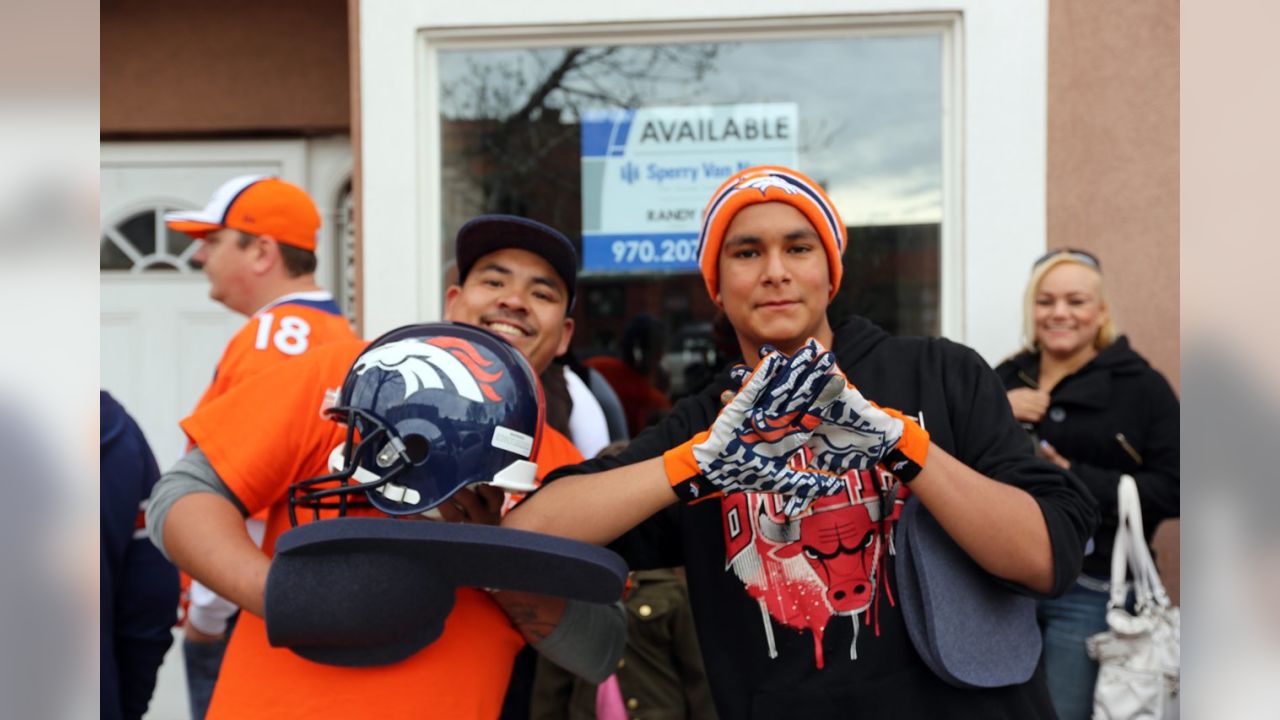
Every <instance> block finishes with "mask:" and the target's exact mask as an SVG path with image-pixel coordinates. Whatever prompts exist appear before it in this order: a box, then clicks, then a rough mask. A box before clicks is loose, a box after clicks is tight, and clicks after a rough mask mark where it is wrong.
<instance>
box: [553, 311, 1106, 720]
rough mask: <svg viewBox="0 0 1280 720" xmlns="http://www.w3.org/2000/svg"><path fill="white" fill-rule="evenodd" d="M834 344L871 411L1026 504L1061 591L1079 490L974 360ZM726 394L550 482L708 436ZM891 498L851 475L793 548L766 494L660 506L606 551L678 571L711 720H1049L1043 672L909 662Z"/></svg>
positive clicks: (844, 337) (917, 346)
mask: <svg viewBox="0 0 1280 720" xmlns="http://www.w3.org/2000/svg"><path fill="white" fill-rule="evenodd" d="M834 346H835V347H834V348H833V350H834V351H835V354H836V357H837V360H838V362H839V364H840V367H841V368H842V369H843V370H844V372H845V373H846V375H847V376H848V377H849V379H850V381H851V382H853V383H854V384H856V385H857V386H858V387H859V389H860V390H861V391H862V393H863V394H864V395H865V396H866V397H867V398H868V399H871V400H874V401H876V402H877V403H880V404H882V405H886V406H890V407H894V408H897V409H899V410H901V411H902V412H904V413H906V414H908V415H913V416H915V417H917V418H918V419H919V420H920V421H921V422H922V424H923V425H924V427H925V428H926V429H927V430H928V431H929V433H930V436H931V439H932V440H933V442H934V443H935V444H936V445H937V446H938V447H941V448H943V449H944V450H946V451H948V452H949V453H951V454H952V455H954V456H956V457H957V458H959V459H960V460H961V461H962V462H964V463H965V464H966V465H969V466H970V467H972V468H974V469H975V470H977V471H979V472H981V473H983V474H984V475H987V476H989V477H993V478H995V479H997V480H999V481H1001V482H1006V483H1009V484H1011V485H1016V486H1018V487H1021V488H1024V489H1026V490H1027V491H1028V492H1029V493H1030V494H1031V495H1032V496H1033V497H1034V498H1035V499H1036V501H1037V502H1038V503H1039V504H1040V507H1041V509H1042V511H1043V512H1044V516H1045V522H1046V524H1047V526H1048V529H1049V536H1050V539H1051V541H1052V543H1053V548H1054V563H1055V588H1054V592H1055V594H1056V593H1061V592H1064V591H1065V590H1066V589H1067V588H1068V587H1069V586H1070V585H1071V583H1072V582H1073V581H1074V579H1075V576H1076V574H1077V573H1078V571H1079V568H1080V559H1081V554H1082V551H1083V547H1084V544H1085V541H1086V539H1087V538H1088V537H1089V535H1090V534H1091V533H1092V532H1093V529H1094V526H1095V524H1096V518H1095V515H1096V512H1095V509H1094V507H1093V505H1092V503H1090V501H1089V500H1088V497H1087V493H1086V492H1085V491H1084V488H1083V487H1080V485H1079V483H1078V481H1075V480H1074V479H1073V478H1071V477H1070V476H1069V474H1067V473H1065V472H1063V471H1061V470H1059V469H1057V468H1056V467H1054V466H1052V465H1051V464H1049V463H1047V462H1045V461H1043V460H1040V459H1038V458H1036V457H1034V456H1033V454H1032V453H1031V451H1030V446H1029V444H1028V443H1027V441H1026V436H1025V434H1024V432H1023V430H1022V428H1021V427H1020V426H1019V425H1018V423H1017V422H1016V421H1015V420H1014V419H1013V415H1012V413H1011V411H1010V409H1009V403H1008V402H1007V400H1006V399H1005V395H1004V391H1003V389H1002V388H1001V387H1000V382H999V380H998V378H997V377H996V376H995V374H994V373H992V372H991V370H990V368H989V367H987V365H986V363H985V362H983V361H982V359H981V358H980V357H979V356H978V355H977V353H975V352H974V351H972V350H970V349H968V348H966V347H964V346H961V345H957V344H955V343H952V342H950V341H947V340H943V339H938V338H895V337H891V336H889V335H888V334H887V333H886V332H884V331H883V330H881V329H880V328H878V327H876V326H875V325H873V324H871V323H870V322H868V321H867V320H865V319H862V318H856V317H855V318H853V319H851V320H849V321H848V322H846V323H844V324H843V325H842V326H840V327H839V328H837V329H836V331H835V341H834ZM730 387H731V380H730V379H729V377H728V374H727V373H725V374H722V375H720V376H719V377H717V378H716V380H715V381H713V382H712V384H711V385H710V386H708V387H707V388H706V389H705V390H704V391H703V392H702V393H700V394H698V395H695V396H692V397H689V398H686V399H685V400H683V401H681V402H680V403H679V404H677V405H676V406H675V408H673V409H672V411H671V413H670V415H669V416H668V417H667V418H666V419H665V420H664V421H663V422H662V423H660V424H659V425H657V426H655V427H652V428H650V429H648V430H646V431H645V432H643V433H641V434H640V435H639V436H637V437H636V439H635V440H634V441H633V442H632V443H631V445H630V446H629V447H628V448H627V450H626V451H624V452H623V453H622V454H621V455H618V456H615V457H612V458H601V459H597V460H593V461H590V462H587V463H584V464H582V465H578V466H575V467H573V468H567V469H564V470H561V471H559V472H557V473H554V474H553V475H552V476H551V477H550V478H548V481H554V479H555V478H556V477H558V476H562V475H566V474H573V473H590V472H600V471H603V470H607V469H611V468H614V467H618V466H622V465H629V464H632V463H635V462H639V461H641V460H645V459H648V458H652V457H655V456H658V455H660V454H661V453H663V452H664V451H666V450H667V449H669V448H672V447H675V446H677V445H679V444H680V443H682V442H684V441H685V440H687V439H688V438H690V437H692V436H693V435H694V434H695V433H698V432H701V431H702V430H705V429H706V428H707V427H708V426H710V425H711V423H712V421H713V420H714V418H715V416H716V414H717V413H718V412H719V410H720V407H721V403H720V401H719V397H720V393H721V392H722V391H723V390H725V389H729V388H730ZM892 484H893V477H892V476H891V475H889V474H888V473H886V472H883V471H882V470H879V469H878V470H877V471H872V472H863V473H850V475H849V492H848V495H847V496H845V495H841V496H835V497H834V498H830V499H827V500H824V501H820V503H816V504H815V508H814V511H813V512H812V514H810V515H807V516H805V517H803V518H802V519H801V521H800V522H799V523H798V524H797V525H798V526H799V528H800V529H799V532H800V536H799V537H780V536H778V535H777V533H776V529H777V528H778V527H779V526H778V525H777V524H776V523H773V522H771V515H770V509H771V503H770V500H769V497H770V496H760V495H754V494H751V493H746V494H737V495H732V496H729V497H726V498H724V499H722V500H719V501H714V502H712V501H708V502H703V503H699V504H694V505H674V506H671V507H669V508H667V509H666V510H664V511H662V512H661V513H659V514H657V515H655V516H654V517H653V518H651V519H650V520H648V521H646V522H645V523H644V524H642V525H640V526H639V527H637V528H635V529H634V530H632V531H631V532H629V533H627V534H626V535H624V536H623V537H622V538H620V539H619V540H618V541H617V542H615V543H614V545H613V546H612V547H613V548H614V549H615V550H617V551H618V552H620V553H621V554H622V555H623V556H624V557H625V558H626V559H627V561H628V562H629V563H630V564H631V565H632V567H633V568H654V567H670V566H678V565H684V566H685V567H686V570H687V574H688V579H689V591H690V600H691V602H692V605H693V611H694V618H695V620H696V625H697V631H698V638H699V642H700V644H701V647H702V655H703V659H704V661H705V664H706V668H707V675H708V679H709V681H710V683H711V689H712V693H713V695H714V696H715V701H716V707H717V710H718V711H719V714H720V717H722V718H724V719H725V720H733V719H735V718H748V717H770V718H772V717H803V718H825V717H832V718H835V717H859V718H886V717H903V718H915V717H929V718H942V717H964V718H969V717H973V718H979V717H980V718H1031V717H1052V714H1053V710H1052V708H1051V706H1050V702H1049V697H1048V693H1047V691H1046V689H1045V686H1044V680H1043V674H1042V671H1037V673H1036V675H1035V676H1034V677H1033V678H1032V680H1031V681H1029V682H1027V683H1025V684H1023V685H1018V686H1012V687H1005V688H996V689H991V690H964V689H959V688H955V687H952V686H949V685H947V684H945V683H943V682H942V681H941V680H940V679H938V678H937V677H936V676H935V675H934V674H933V673H932V672H930V670H929V669H928V668H927V667H926V666H925V664H924V663H923V661H921V660H920V657H919V656H918V655H917V654H916V651H915V649H914V648H913V647H912V645H911V642H910V640H909V638H908V636H907V634H906V631H905V628H904V626H903V621H902V615H901V613H900V611H899V607H898V604H897V602H898V601H897V594H898V593H897V584H896V580H895V579H894V572H893V562H894V557H893V555H892V553H891V551H890V547H891V545H892V529H893V527H894V525H895V522H894V521H895V520H896V518H897V511H898V509H900V507H901V499H902V498H901V496H900V497H899V498H898V499H897V502H894V503H892V504H890V503H887V502H883V500H886V499H888V496H887V494H884V493H886V492H887V488H888V487H890V486H892ZM881 508H885V509H886V510H887V512H885V513H881V512H880V509H881ZM1024 591H1025V590H1024ZM1028 594H1030V593H1028ZM771 656H772V657H771Z"/></svg>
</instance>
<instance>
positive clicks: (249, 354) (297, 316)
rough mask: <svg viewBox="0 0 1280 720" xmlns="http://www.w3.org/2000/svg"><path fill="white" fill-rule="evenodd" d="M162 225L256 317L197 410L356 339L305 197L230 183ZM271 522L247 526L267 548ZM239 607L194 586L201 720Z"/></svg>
mask: <svg viewBox="0 0 1280 720" xmlns="http://www.w3.org/2000/svg"><path fill="white" fill-rule="evenodd" d="M165 223H166V224H167V225H168V226H169V227H170V228H171V229H173V230H177V231H178V232H183V233H186V234H188V235H190V236H192V237H194V238H196V240H197V242H199V243H200V245H199V248H198V249H197V250H196V252H195V255H193V256H192V260H193V261H194V262H195V263H196V264H198V265H199V266H200V267H201V269H203V270H204V273H205V275H206V276H207V277H208V278H209V296H210V297H211V298H213V299H214V300H216V301H218V302H219V303H221V304H223V305H225V306H226V307H227V308H229V309H231V310H234V311H235V312H237V313H240V314H241V315H244V316H246V317H248V318H249V321H248V322H247V323H245V325H244V327H242V328H240V330H239V331H238V332H237V333H236V334H235V336H234V337H232V338H231V341H230V342H229V343H227V347H226V349H225V350H224V351H223V353H222V358H221V359H219V361H218V365H217V367H216V369H215V370H214V375H213V382H211V383H210V384H209V387H208V388H207V389H206V390H205V392H204V395H203V396H202V397H201V398H200V402H199V403H198V404H197V405H196V408H197V409H199V408H201V407H203V406H204V405H206V404H208V403H209V402H211V401H212V400H213V399H214V398H217V397H218V396H219V395H222V394H223V393H225V392H226V391H227V390H229V389H230V388H232V387H235V386H236V385H238V384H240V383H241V382H243V381H244V380H246V379H247V378H250V377H252V376H254V375H256V374H257V373H260V372H262V371H264V370H267V369H268V368H272V367H275V366H276V365H277V364H279V363H281V362H283V361H285V360H290V359H293V358H296V357H299V356H301V355H303V354H305V353H306V352H307V351H308V350H309V349H311V348H314V347H317V346H319V345H323V344H325V343H328V342H333V341H335V340H353V339H355V337H356V336H355V334H354V333H353V332H352V331H351V326H350V325H349V324H348V323H347V320H346V318H345V317H344V316H343V314H342V311H341V310H339V309H338V306H337V304H336V303H335V302H334V301H333V296H332V295H330V294H329V293H328V291H326V290H323V289H321V288H320V286H319V285H317V284H316V281H315V270H316V254H315V250H316V232H317V231H318V230H319V229H320V213H319V212H317V210H316V206H315V203H313V202H312V201H311V198H310V197H308V196H307V194H306V192H304V191H303V190H302V188H300V187H298V186H296V185H293V184H291V183H287V182H285V181H283V180H281V179H279V178H273V177H266V176H262V175H244V176H241V177H236V178H232V179H231V180H228V181H227V182H225V183H223V184H222V185H221V186H220V187H219V188H218V189H217V190H216V191H215V192H214V193H213V197H212V198H210V200H209V203H208V205H206V206H205V207H204V209H202V210H195V211H182V212H170V213H167V214H166V215H165ZM265 519H266V516H265V514H259V515H255V516H254V517H252V518H250V519H249V520H247V521H246V522H247V523H248V527H249V532H250V534H251V535H252V536H253V537H254V538H255V540H261V538H262V530H263V522H264V521H265ZM236 610H237V608H236V606H235V605H234V604H232V603H230V602H228V601H227V600H225V599H223V598H221V597H219V596H218V595H217V594H215V593H214V592H212V591H211V590H209V589H208V588H206V587H205V586H204V585H202V584H200V583H199V582H193V583H191V587H190V605H189V607H188V611H187V621H186V624H185V626H184V637H183V643H182V652H183V659H184V660H185V667H186V671H187V694H188V699H189V701H190V705H191V715H192V717H194V718H197V720H198V719H199V718H202V717H204V714H205V710H206V709H207V708H208V706H209V697H210V695H211V694H212V693H213V685H214V682H215V681H216V680H217V679H218V667H219V666H220V665H221V663H222V656H223V653H225V652H226V648H227V644H226V635H227V625H228V623H229V621H230V619H231V618H232V616H233V615H234V614H235V612H236Z"/></svg>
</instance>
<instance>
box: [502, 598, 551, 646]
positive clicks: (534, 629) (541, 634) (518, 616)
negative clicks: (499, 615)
mask: <svg viewBox="0 0 1280 720" xmlns="http://www.w3.org/2000/svg"><path fill="white" fill-rule="evenodd" d="M493 595H494V599H496V600H497V601H498V604H499V605H501V606H502V609H503V610H505V611H506V613H507V616H508V617H510V618H511V622H512V623H514V624H515V626H516V629H518V630H519V631H520V633H521V634H522V635H524V637H525V639H526V640H528V641H529V642H531V643H535V642H540V641H542V640H545V639H546V638H547V636H549V635H551V633H552V631H553V630H555V629H556V623H557V621H558V620H559V617H558V616H559V613H558V612H556V611H555V610H554V609H553V608H551V607H548V606H547V603H546V602H545V601H540V600H535V599H533V598H531V597H528V596H526V595H525V594H524V593H512V592H496V593H494V594H493Z"/></svg>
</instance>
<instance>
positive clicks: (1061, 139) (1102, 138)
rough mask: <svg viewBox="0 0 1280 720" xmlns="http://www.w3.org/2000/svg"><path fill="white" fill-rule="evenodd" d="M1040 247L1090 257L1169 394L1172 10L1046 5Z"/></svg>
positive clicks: (1063, 1)
mask: <svg viewBox="0 0 1280 720" xmlns="http://www.w3.org/2000/svg"><path fill="white" fill-rule="evenodd" d="M1048 137H1049V158H1048V241H1049V246H1050V247H1061V246H1071V247H1079V248H1084V249H1087V250H1090V251H1094V252H1096V253H1097V254H1098V255H1099V256H1100V257H1101V258H1102V263H1103V271H1104V275H1105V277H1106V279H1107V289H1108V293H1109V295H1110V297H1111V302H1112V305H1113V308H1114V311H1115V314H1116V316H1117V318H1118V320H1119V322H1120V323H1121V326H1122V329H1123V330H1124V331H1125V332H1127V333H1128V334H1129V336H1130V339H1131V340H1132V342H1133V345H1134V347H1135V349H1137V350H1138V352H1140V353H1142V354H1143V355H1145V356H1146V357H1147V358H1148V359H1149V360H1150V361H1151V363H1152V364H1153V365H1154V366H1155V367H1156V369H1158V370H1160V371H1161V372H1162V373H1164V375H1165V377H1167V378H1168V379H1169V382H1171V383H1173V385H1174V387H1175V388H1177V387H1178V371H1179V363H1178V142H1179V140H1178V2H1177V0H1126V2H1111V1H1109V0H1052V1H1051V2H1050V3H1049V135H1048Z"/></svg>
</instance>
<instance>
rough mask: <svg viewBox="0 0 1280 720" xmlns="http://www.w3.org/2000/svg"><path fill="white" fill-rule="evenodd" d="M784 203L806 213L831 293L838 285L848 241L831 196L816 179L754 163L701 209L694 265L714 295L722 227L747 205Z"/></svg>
mask: <svg viewBox="0 0 1280 720" xmlns="http://www.w3.org/2000/svg"><path fill="white" fill-rule="evenodd" d="M763 202H782V203H786V204H788V205H791V206H792V207H794V208H796V209H797V210H799V211H800V212H802V213H804V216H805V217H806V218H808V220H809V223H810V224H811V225H813V228H814V229H815V230H817V231H818V236H819V237H820V238H821V239H822V246H823V248H824V249H825V250H826V251H827V267H828V269H829V270H830V272H831V295H830V297H829V298H828V299H830V298H832V297H835V295H836V291H838V290H839V289H840V277H841V275H842V274H843V271H844V266H843V264H842V263H841V261H840V256H841V255H842V254H844V248H845V245H847V244H848V240H849V237H848V232H847V231H846V230H845V227H844V222H843V221H842V220H841V219H840V213H838V212H836V206H835V205H834V204H833V203H832V202H831V198H829V197H827V194H826V193H825V192H823V191H822V188H821V187H819V186H818V184H817V183H816V182H814V181H813V180H811V179H809V178H808V177H807V176H805V175H804V174H803V173H800V172H797V171H795V170H792V169H790V168H785V167H781V166H778V165H757V166H756V167H750V168H747V169H745V170H740V171H738V172H737V173H735V174H734V175H733V176H732V177H730V178H729V179H728V180H726V181H724V183H723V184H722V185H721V186H720V187H719V188H717V189H716V191H715V193H714V194H713V195H712V196H711V202H709V203H707V209H706V210H704V211H703V213H702V230H701V232H700V233H699V234H698V266H699V267H700V268H701V269H702V279H703V280H705V281H706V283H707V292H709V293H711V297H712V298H714V297H716V295H717V294H719V292H720V246H721V245H722V244H723V243H724V234H725V231H727V230H728V229H729V223H731V222H733V217H734V216H735V215H737V214H738V211H740V210H742V209H743V208H745V207H747V206H748V205H755V204H756V203H763Z"/></svg>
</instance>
